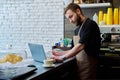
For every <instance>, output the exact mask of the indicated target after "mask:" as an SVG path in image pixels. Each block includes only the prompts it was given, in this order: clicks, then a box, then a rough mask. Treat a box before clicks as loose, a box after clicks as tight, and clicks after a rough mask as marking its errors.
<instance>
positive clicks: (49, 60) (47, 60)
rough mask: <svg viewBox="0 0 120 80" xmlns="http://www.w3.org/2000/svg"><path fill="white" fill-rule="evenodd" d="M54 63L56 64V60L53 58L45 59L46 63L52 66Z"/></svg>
mask: <svg viewBox="0 0 120 80" xmlns="http://www.w3.org/2000/svg"><path fill="white" fill-rule="evenodd" d="M53 64H54V60H53V59H45V60H44V65H47V66H52V65H53Z"/></svg>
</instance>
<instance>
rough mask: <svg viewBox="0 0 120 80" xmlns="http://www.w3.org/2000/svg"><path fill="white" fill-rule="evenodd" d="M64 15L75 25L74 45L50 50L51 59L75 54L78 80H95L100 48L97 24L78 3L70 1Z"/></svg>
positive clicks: (59, 59)
mask: <svg viewBox="0 0 120 80" xmlns="http://www.w3.org/2000/svg"><path fill="white" fill-rule="evenodd" d="M65 16H66V18H67V19H68V20H69V21H70V23H73V24H74V25H75V26H76V29H75V30H74V33H75V36H73V42H74V47H73V48H72V49H70V50H67V51H62V52H57V51H55V50H53V51H52V53H53V57H52V58H53V59H55V60H57V61H63V60H65V59H68V58H70V57H73V56H76V60H77V64H78V75H79V77H80V80H95V76H96V75H95V72H96V71H95V70H96V65H97V64H96V63H97V57H98V55H99V50H100V41H101V38H100V31H99V27H98V25H97V24H96V23H95V22H94V21H93V20H91V19H89V18H86V17H85V16H84V15H83V13H82V10H81V8H80V7H79V5H77V4H75V3H70V4H69V5H68V6H67V7H66V9H65Z"/></svg>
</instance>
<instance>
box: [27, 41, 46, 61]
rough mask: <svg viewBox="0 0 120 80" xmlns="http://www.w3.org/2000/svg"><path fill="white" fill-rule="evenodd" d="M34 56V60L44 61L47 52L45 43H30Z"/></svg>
mask: <svg viewBox="0 0 120 80" xmlns="http://www.w3.org/2000/svg"><path fill="white" fill-rule="evenodd" d="M28 46H29V49H30V52H31V55H32V58H33V59H34V61H37V62H40V63H43V60H45V59H46V58H47V57H46V54H45V51H44V48H43V45H41V44H34V43H28Z"/></svg>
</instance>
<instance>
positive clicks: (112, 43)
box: [100, 25, 120, 56]
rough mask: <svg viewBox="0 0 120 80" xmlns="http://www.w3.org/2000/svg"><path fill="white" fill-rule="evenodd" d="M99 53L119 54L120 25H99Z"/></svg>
mask: <svg viewBox="0 0 120 80" xmlns="http://www.w3.org/2000/svg"><path fill="white" fill-rule="evenodd" d="M100 33H101V54H102V55H110V56H119V55H120V25H117V26H116V25H110V26H101V27H100Z"/></svg>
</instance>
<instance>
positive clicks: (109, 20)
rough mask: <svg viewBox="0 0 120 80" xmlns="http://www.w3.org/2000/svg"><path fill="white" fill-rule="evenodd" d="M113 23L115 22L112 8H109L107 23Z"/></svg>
mask: <svg viewBox="0 0 120 80" xmlns="http://www.w3.org/2000/svg"><path fill="white" fill-rule="evenodd" d="M112 23H113V13H112V8H108V10H107V25H112Z"/></svg>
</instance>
